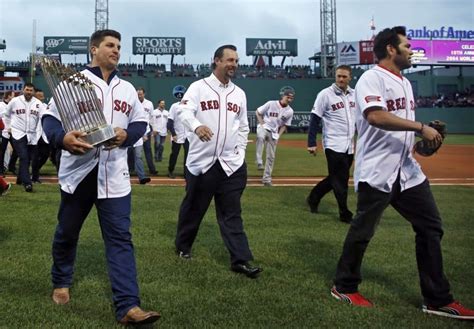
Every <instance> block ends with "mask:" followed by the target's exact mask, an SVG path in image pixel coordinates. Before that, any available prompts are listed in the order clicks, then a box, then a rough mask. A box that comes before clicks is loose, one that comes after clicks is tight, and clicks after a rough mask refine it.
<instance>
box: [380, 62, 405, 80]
mask: <svg viewBox="0 0 474 329" xmlns="http://www.w3.org/2000/svg"><path fill="white" fill-rule="evenodd" d="M376 67H378V68H379V69H382V70H385V71H387V72H390V73H392V74H393V75H396V76H397V77H399V78H400V79H402V80H403V75H401V74H399V73H397V72H394V71H392V70H390V69H388V68H386V67H385V66H383V65H380V64H378V65H377V66H376Z"/></svg>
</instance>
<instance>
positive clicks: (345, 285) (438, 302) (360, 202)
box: [334, 179, 453, 307]
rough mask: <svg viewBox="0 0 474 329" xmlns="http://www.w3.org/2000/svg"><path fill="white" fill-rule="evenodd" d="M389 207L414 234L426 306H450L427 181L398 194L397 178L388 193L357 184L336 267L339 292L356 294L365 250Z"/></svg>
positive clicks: (438, 229)
mask: <svg viewBox="0 0 474 329" xmlns="http://www.w3.org/2000/svg"><path fill="white" fill-rule="evenodd" d="M390 204H391V205H392V206H393V207H394V208H395V210H397V211H398V212H399V213H400V215H402V216H403V217H404V218H405V219H406V220H408V221H409V222H410V223H411V225H412V227H413V230H414V231H415V245H416V262H417V265H418V274H419V279H420V286H421V293H422V295H423V297H424V300H425V303H426V304H427V305H430V306H435V307H440V306H444V305H446V304H449V303H451V302H452V301H453V297H452V295H451V294H450V292H449V290H450V287H449V282H448V280H447V279H446V277H445V276H444V273H443V258H442V255H441V238H442V237H443V229H442V225H441V217H440V215H439V211H438V208H437V207H436V203H435V200H434V198H433V195H432V193H431V189H430V184H429V183H428V180H425V181H424V182H423V183H421V184H419V185H417V186H414V187H412V188H409V189H407V190H404V191H403V192H401V190H400V181H399V180H398V179H397V180H396V181H395V183H394V185H393V188H392V191H391V193H385V192H382V191H379V190H377V189H375V188H373V187H371V186H370V185H369V184H367V183H359V185H358V199H357V214H356V216H355V217H354V219H353V221H352V223H351V227H350V229H349V231H348V232H347V236H346V240H345V242H344V247H343V251H342V255H341V258H340V259H339V263H338V265H337V272H336V277H335V280H334V283H335V285H336V288H337V290H338V291H339V292H341V293H354V292H357V290H358V285H359V284H360V283H361V281H362V276H361V272H360V269H361V265H362V259H363V257H364V253H365V250H366V249H367V246H368V245H369V242H370V240H371V238H372V237H373V235H374V234H375V229H376V227H377V225H378V223H379V222H380V219H381V217H382V214H383V212H384V210H385V209H386V208H387V207H388V205H390ZM394 247H395V246H394Z"/></svg>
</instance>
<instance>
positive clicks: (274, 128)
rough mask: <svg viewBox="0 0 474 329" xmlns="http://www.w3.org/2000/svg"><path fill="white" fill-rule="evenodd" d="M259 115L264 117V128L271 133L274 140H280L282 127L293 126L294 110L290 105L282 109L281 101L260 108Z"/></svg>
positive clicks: (270, 102) (258, 109)
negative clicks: (279, 133) (279, 132)
mask: <svg viewBox="0 0 474 329" xmlns="http://www.w3.org/2000/svg"><path fill="white" fill-rule="evenodd" d="M257 113H258V114H260V115H261V116H263V128H265V129H266V130H269V131H271V133H272V137H273V139H278V138H279V137H280V136H279V135H278V130H279V129H280V127H281V126H291V120H292V119H293V109H292V108H291V106H290V105H288V106H285V107H282V106H281V104H280V101H268V102H266V103H265V104H263V105H262V106H260V107H259V108H257Z"/></svg>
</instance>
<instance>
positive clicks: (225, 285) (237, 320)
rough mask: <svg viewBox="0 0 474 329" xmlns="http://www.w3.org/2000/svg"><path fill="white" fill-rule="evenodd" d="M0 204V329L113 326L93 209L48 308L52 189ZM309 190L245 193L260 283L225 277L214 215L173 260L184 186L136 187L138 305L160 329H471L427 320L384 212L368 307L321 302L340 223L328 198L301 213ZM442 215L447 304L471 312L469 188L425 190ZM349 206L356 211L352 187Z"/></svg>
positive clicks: (369, 275) (391, 216)
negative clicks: (451, 300) (451, 298)
mask: <svg viewBox="0 0 474 329" xmlns="http://www.w3.org/2000/svg"><path fill="white" fill-rule="evenodd" d="M35 187H36V189H35V192H34V193H24V192H23V191H22V189H21V188H19V187H17V186H14V188H13V191H12V192H11V193H10V194H9V195H7V196H5V197H2V198H1V199H0V210H1V211H0V214H1V215H0V281H1V285H0V319H1V323H0V327H1V328H112V327H114V326H116V324H115V322H114V313H113V307H112V304H111V292H110V286H109V282H108V278H107V273H106V265H105V260H104V250H103V242H102V238H101V236H100V230H99V227H98V223H97V217H96V215H95V211H93V213H92V214H91V215H90V216H89V218H88V220H87V221H86V223H85V225H84V228H83V230H82V235H81V240H80V243H79V248H78V258H77V263H76V265H77V266H76V273H75V281H74V286H73V288H72V290H71V294H72V300H71V302H70V304H69V305H66V306H57V305H54V304H53V303H52V302H51V301H50V293H51V283H50V266H51V241H52V237H53V232H54V229H55V224H56V218H55V217H56V212H57V206H58V201H59V191H58V187H57V186H54V185H45V184H43V185H39V186H35ZM309 189H310V188H308V187H291V188H288V187H287V188H283V187H281V188H278V187H276V188H271V189H269V188H263V187H254V188H247V189H246V191H245V193H244V195H243V217H244V221H245V222H244V223H245V228H246V231H247V234H248V237H249V241H250V245H251V247H252V250H253V252H254V256H255V264H258V265H261V266H263V268H264V272H263V273H262V275H261V277H260V278H259V279H257V280H251V279H247V278H246V277H243V276H241V275H238V274H234V273H232V272H230V271H229V256H228V254H227V251H226V249H225V247H224V245H223V242H222V240H221V238H220V234H219V230H218V226H217V223H216V221H215V215H214V209H213V208H211V209H210V211H209V212H208V214H207V216H206V218H205V219H204V221H203V223H202V226H201V230H200V232H199V235H198V239H197V241H196V243H195V247H194V249H193V255H194V259H193V260H191V261H183V260H181V259H178V258H177V257H176V256H175V254H174V247H173V241H174V235H175V231H176V218H177V213H178V208H179V204H180V202H181V199H182V197H183V194H184V189H183V188H182V187H161V186H134V187H133V215H132V221H133V226H132V233H133V239H134V243H135V252H136V257H137V266H138V274H139V283H140V288H141V295H142V305H143V307H144V308H146V309H154V310H159V311H160V312H161V313H162V319H161V320H160V325H159V326H158V327H161V328H472V326H473V324H472V323H467V322H460V321H455V320H450V319H445V318H439V317H433V316H427V315H424V314H423V313H422V312H421V311H420V310H419V308H420V305H421V302H422V300H421V297H420V289H419V286H418V276H417V270H416V263H415V253H414V248H415V246H414V233H413V231H412V229H411V227H410V226H409V224H408V223H407V222H406V221H405V220H403V219H402V218H401V217H400V216H399V215H398V214H397V213H396V212H395V211H394V210H393V209H391V208H389V209H388V211H386V213H385V215H384V217H383V219H382V221H381V224H380V226H379V228H378V231H377V233H376V235H375V238H374V239H373V241H372V243H371V244H370V246H369V248H368V250H367V253H366V257H365V260H364V266H363V276H364V281H363V283H362V285H361V286H360V289H361V291H362V292H363V293H364V294H366V295H367V297H369V298H371V299H372V300H373V301H374V302H375V304H376V307H375V308H374V309H370V310H369V309H360V308H354V307H351V306H349V305H346V304H342V303H340V302H337V301H335V300H334V299H333V298H332V297H331V296H330V294H329V289H330V287H331V281H332V277H333V274H334V270H335V267H336V263H337V260H338V257H339V254H340V251H341V247H342V242H343V239H344V237H345V234H346V231H347V229H348V225H347V224H344V223H341V222H339V221H338V220H337V219H336V217H337V206H336V202H335V199H334V197H333V196H332V195H328V196H327V197H326V198H325V199H324V200H323V202H322V203H321V205H320V211H321V213H320V214H317V215H315V214H311V213H309V211H308V209H307V207H306V205H305V203H304V199H305V196H306V195H307V193H308V192H309ZM433 191H434V194H435V197H436V199H437V201H438V205H439V208H440V211H441V214H442V216H443V219H444V228H445V235H444V239H443V251H444V261H445V272H446V275H447V276H448V278H450V282H451V286H452V290H453V292H454V294H455V297H456V298H458V299H459V300H461V301H462V302H463V303H464V304H466V305H469V306H471V307H474V294H473V293H472V292H473V291H474V279H473V274H474V270H473V268H474V262H473V256H472V255H473V254H474V235H473V234H472V232H473V231H474V221H473V220H472V218H473V210H472V209H473V208H472V206H471V205H472V202H473V197H472V195H473V194H472V191H473V190H472V188H469V187H433ZM349 205H350V206H351V208H352V209H354V205H355V195H354V192H353V191H352V190H351V191H350V195H349Z"/></svg>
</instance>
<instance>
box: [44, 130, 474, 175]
mask: <svg viewBox="0 0 474 329" xmlns="http://www.w3.org/2000/svg"><path fill="white" fill-rule="evenodd" d="M255 138H256V137H255V134H250V135H249V140H250V141H251V142H249V143H248V146H247V153H246V161H247V164H248V174H249V176H261V175H262V172H261V171H257V166H256V163H255ZM282 140H292V141H298V140H301V141H306V140H307V135H306V134H296V133H295V134H293V133H292V134H284V135H283V137H282ZM445 143H446V145H474V135H449V136H448V138H447V139H446V141H445ZM318 145H321V141H318ZM170 150H171V146H170V143H169V141H167V142H166V145H165V151H164V160H163V161H162V162H155V164H156V168H157V170H158V171H159V174H158V175H159V176H166V174H167V173H168V161H169V154H170ZM145 170H146V172H148V168H147V166H146V162H145ZM41 173H42V174H43V175H55V174H56V171H55V169H54V167H53V166H52V165H51V163H49V162H48V163H47V164H46V165H45V166H44V167H43V169H42V170H41ZM175 173H176V174H178V175H182V173H183V150H181V152H180V156H179V158H178V162H177V165H176V170H175ZM326 175H327V164H326V157H325V155H324V153H323V152H322V151H319V152H318V155H316V156H312V155H310V154H309V153H308V152H307V151H306V147H301V148H296V147H291V146H285V145H284V143H282V144H280V145H278V147H277V151H276V160H275V165H274V169H273V176H274V177H279V176H280V177H281V176H299V177H306V176H326Z"/></svg>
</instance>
